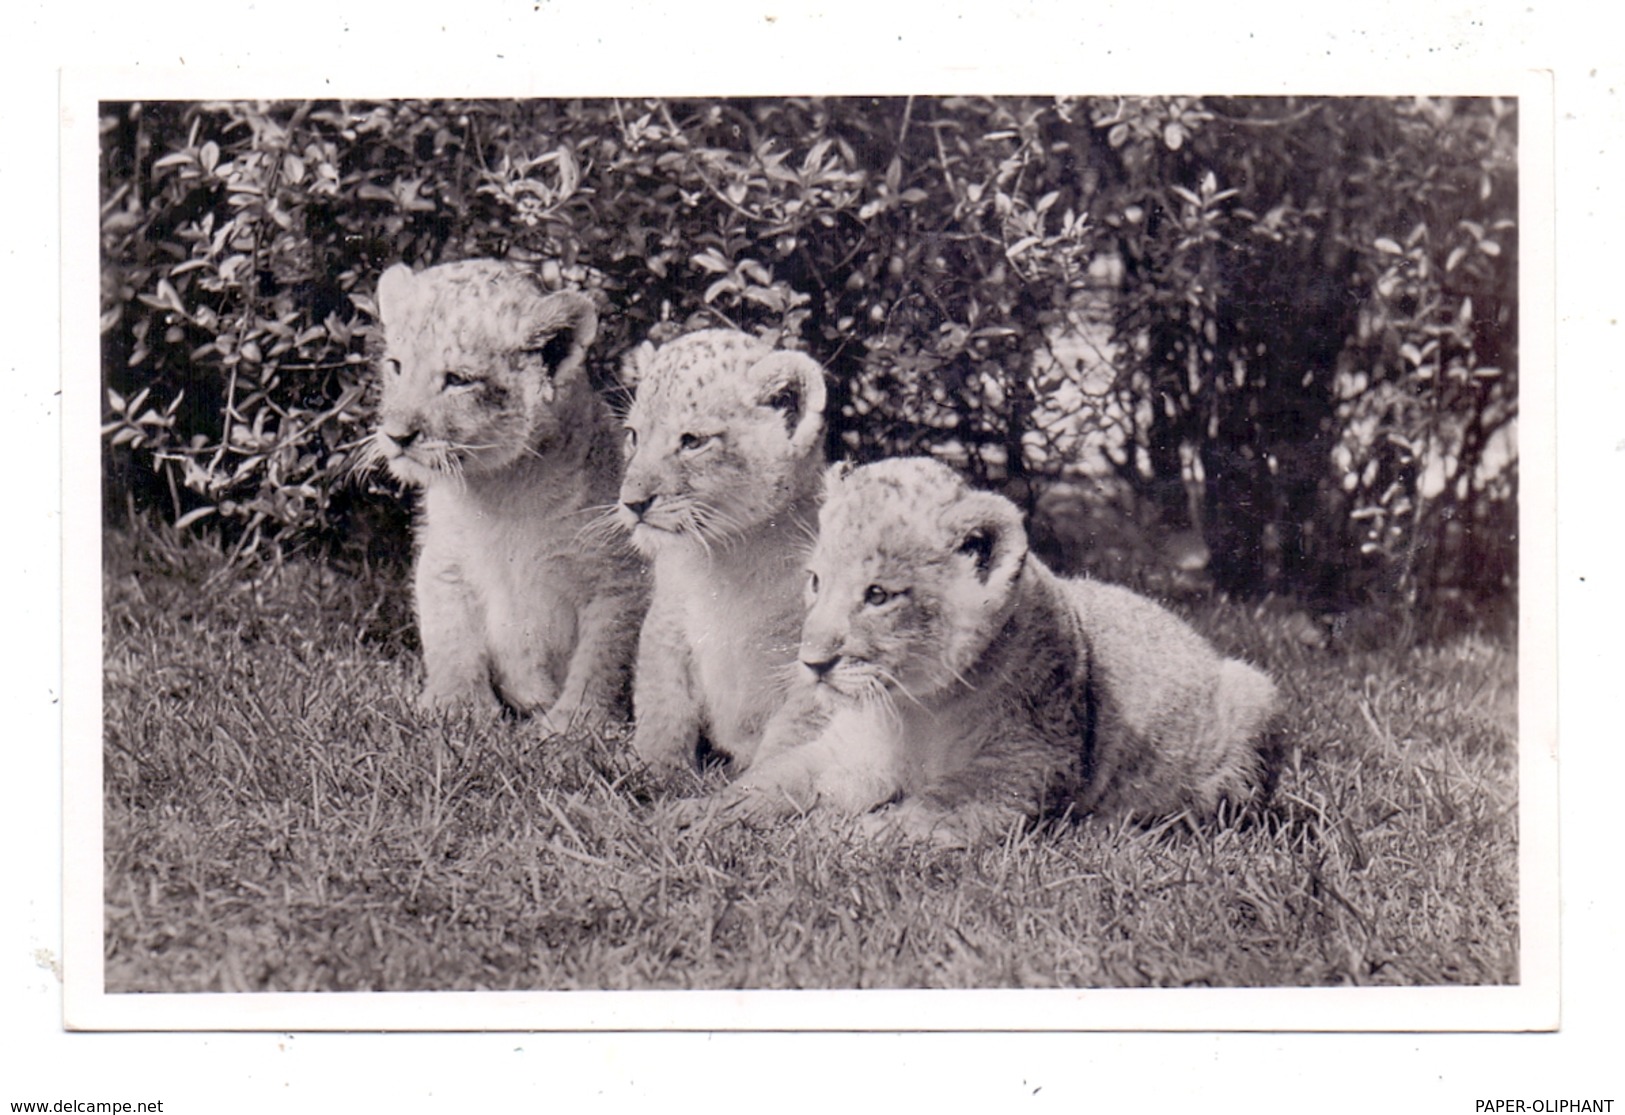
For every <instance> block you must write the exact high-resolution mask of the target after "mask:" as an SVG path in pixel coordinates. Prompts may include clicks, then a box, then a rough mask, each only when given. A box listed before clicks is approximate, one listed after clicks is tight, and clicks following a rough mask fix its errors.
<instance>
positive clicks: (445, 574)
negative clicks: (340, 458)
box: [371, 260, 645, 728]
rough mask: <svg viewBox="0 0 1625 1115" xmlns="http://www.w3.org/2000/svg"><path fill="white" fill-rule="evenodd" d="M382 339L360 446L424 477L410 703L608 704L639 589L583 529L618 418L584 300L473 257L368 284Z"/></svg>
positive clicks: (607, 492) (624, 672) (599, 707)
mask: <svg viewBox="0 0 1625 1115" xmlns="http://www.w3.org/2000/svg"><path fill="white" fill-rule="evenodd" d="M378 312H379V317H380V319H381V321H382V322H383V326H384V340H385V346H386V350H385V354H384V358H383V362H382V366H381V368H380V372H379V374H380V377H381V379H382V388H383V394H382V398H381V401H380V403H379V407H378V428H377V430H376V431H375V432H374V433H373V436H372V441H371V451H372V455H373V456H374V458H375V459H378V460H382V461H383V462H385V463H386V464H387V465H388V466H389V470H390V471H391V472H392V473H394V474H395V476H396V477H398V478H399V479H401V480H403V481H405V482H407V483H409V484H414V485H418V486H420V487H422V489H423V501H422V510H421V516H420V519H419V523H418V542H419V547H420V549H419V553H418V560H417V572H416V591H417V614H418V629H419V633H420V635H421V637H422V641H423V658H424V666H425V672H426V673H427V684H426V685H425V687H424V690H423V695H422V698H421V701H422V703H423V704H424V705H425V706H426V707H430V708H439V707H445V706H449V705H455V704H472V705H474V706H476V707H479V708H484V709H489V710H493V711H494V710H496V709H497V708H498V707H499V702H500V704H501V705H506V706H507V707H509V708H511V709H513V710H515V711H517V712H545V713H546V714H547V717H548V722H549V724H550V725H551V726H552V727H554V728H563V727H564V726H565V725H566V724H567V723H568V722H569V720H570V718H572V717H574V716H576V715H578V714H583V715H586V716H591V717H603V716H607V715H610V714H612V713H614V712H615V711H616V710H617V709H618V708H619V707H620V706H621V705H623V704H624V700H625V691H626V688H627V680H628V671H629V667H630V662H631V656H632V647H633V640H634V639H635V638H636V632H637V626H638V621H639V618H640V617H641V615H642V608H643V604H644V593H645V589H644V588H643V587H642V583H643V576H642V573H641V570H640V569H639V568H638V562H637V561H636V558H635V556H634V555H632V554H630V553H629V552H627V551H626V550H625V547H624V546H619V545H615V544H613V543H605V542H602V541H599V540H597V539H595V537H594V535H593V533H592V532H591V531H584V530H583V527H584V526H585V525H586V524H587V522H588V517H589V516H590V514H591V512H592V510H593V509H594V508H595V507H597V508H602V507H604V506H605V505H607V504H609V503H611V502H613V500H614V498H615V490H616V487H617V485H618V484H619V483H620V437H621V435H620V431H619V430H618V429H617V428H616V425H615V423H614V421H613V419H612V417H611V415H610V412H609V408H608V407H607V406H606V405H605V404H604V403H603V401H602V400H601V399H599V397H598V396H597V394H596V393H595V392H594V391H593V389H592V387H591V385H590V384H589V383H588V382H587V377H586V374H585V372H584V371H583V369H582V358H583V356H584V354H585V352H586V349H587V346H588V345H589V344H591V343H592V339H593V336H594V334H595V333H596V331H597V324H598V319H597V315H596V314H595V313H594V311H593V307H592V303H591V302H589V301H588V300H587V299H586V298H585V297H583V296H582V295H580V294H576V293H574V292H566V291H561V292H558V293H553V294H549V293H548V292H547V291H546V290H545V289H544V288H543V287H542V285H541V284H540V282H539V281H538V280H537V279H536V278H535V277H534V276H533V275H532V274H531V273H530V272H529V271H528V270H526V269H525V268H523V267H521V266H519V265H517V264H510V263H499V262H494V261H488V260H477V261H473V260H471V261H465V262H462V263H448V264H443V265H441V266H438V267H431V268H429V269H428V270H426V271H424V272H422V273H421V274H416V275H414V274H413V273H412V271H411V269H410V268H409V267H407V266H406V265H405V264H396V265H395V266H394V267H391V268H390V269H389V270H387V271H385V272H384V274H383V276H382V277H381V278H380V279H379V281H378Z"/></svg>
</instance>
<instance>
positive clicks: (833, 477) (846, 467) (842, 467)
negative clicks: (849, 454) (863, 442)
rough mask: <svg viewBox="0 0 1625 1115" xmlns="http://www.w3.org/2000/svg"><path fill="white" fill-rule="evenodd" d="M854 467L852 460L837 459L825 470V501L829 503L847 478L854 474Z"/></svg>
mask: <svg viewBox="0 0 1625 1115" xmlns="http://www.w3.org/2000/svg"><path fill="white" fill-rule="evenodd" d="M853 468H854V466H853V464H852V462H851V461H836V462H835V463H834V464H832V465H830V466H829V467H828V468H827V469H825V470H824V502H826V503H828V502H829V500H830V498H831V497H832V496H834V495H835V493H836V492H837V491H839V490H840V487H841V485H842V484H844V483H845V482H846V478H847V477H848V476H851V475H852V469H853Z"/></svg>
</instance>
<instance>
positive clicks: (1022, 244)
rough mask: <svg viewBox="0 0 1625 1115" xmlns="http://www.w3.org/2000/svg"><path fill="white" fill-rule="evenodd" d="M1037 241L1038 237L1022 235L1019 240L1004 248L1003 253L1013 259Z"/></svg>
mask: <svg viewBox="0 0 1625 1115" xmlns="http://www.w3.org/2000/svg"><path fill="white" fill-rule="evenodd" d="M1039 241H1040V237H1037V236H1023V237H1022V238H1021V239H1020V240H1017V241H1016V242H1015V243H1014V244H1011V245H1010V246H1009V247H1008V248H1006V249H1005V251H1004V254H1005V256H1006V257H1007V258H1009V259H1015V258H1016V257H1017V256H1019V255H1020V254H1021V253H1022V252H1025V251H1026V250H1027V249H1028V248H1031V247H1032V246H1033V245H1034V244H1037V243H1039Z"/></svg>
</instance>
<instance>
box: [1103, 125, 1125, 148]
mask: <svg viewBox="0 0 1625 1115" xmlns="http://www.w3.org/2000/svg"><path fill="white" fill-rule="evenodd" d="M1127 140H1128V124H1126V123H1124V124H1118V125H1115V126H1114V127H1113V128H1112V130H1111V131H1109V132H1107V133H1106V142H1107V143H1109V144H1111V145H1112V146H1113V147H1121V146H1123V144H1124V143H1125V142H1126V141H1127Z"/></svg>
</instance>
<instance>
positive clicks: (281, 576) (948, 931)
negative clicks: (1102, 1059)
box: [95, 85, 1551, 1028]
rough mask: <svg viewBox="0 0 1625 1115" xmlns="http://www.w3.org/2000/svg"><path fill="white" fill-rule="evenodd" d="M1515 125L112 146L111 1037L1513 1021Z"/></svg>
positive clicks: (424, 115) (931, 117) (106, 260)
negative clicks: (346, 1021) (1393, 1007)
mask: <svg viewBox="0 0 1625 1115" xmlns="http://www.w3.org/2000/svg"><path fill="white" fill-rule="evenodd" d="M1518 93H1519V90H1518V88H1517V87H1516V86H1515V85H1514V86H1513V87H1510V88H1509V89H1508V90H1507V91H1506V92H1505V93H1502V94H1496V93H1482V94H1480V93H1472V94H1461V95H1454V94H1452V95H1434V94H1430V95H1418V94H1407V95H1359V96H1351V95H1343V96H1332V95H1273V96H1239V95H1209V96H1196V95H1189V96H1176V95H1148V94H1137V95H1102V94H1090V95H1067V94H1049V95H1019V96H1018V95H992V94H989V95H954V96H945V95H896V96H884V97H868V96H854V95H839V96H836V95H831V96H806V97H785V96H779V97H588V98H574V99H565V98H558V97H551V98H514V99H491V98H473V99H469V98H462V99H459V98H434V97H424V98H396V99H383V100H346V99H293V98H287V99H260V100H246V99H238V100H175V99H157V100H153V99H147V100H138V99H130V100H112V99H100V100H98V102H97V105H96V111H97V122H96V129H95V131H96V142H97V165H98V168H99V176H98V180H97V186H98V212H99V217H100V225H99V237H100V240H99V243H100V256H99V266H100V284H99V315H100V317H99V338H100V339H99V345H100V361H101V392H102V394H101V398H100V400H99V402H100V409H101V424H100V428H99V434H100V443H99V444H100V454H101V458H100V459H101V493H100V495H101V500H100V505H101V521H100V529H101V543H102V546H101V563H102V565H101V577H102V581H101V625H102V630H103V654H102V663H101V679H100V680H101V696H102V737H101V747H102V753H101V756H100V761H101V771H102V779H103V785H102V787H101V808H102V814H101V825H102V828H101V838H102V842H103V844H102V874H101V879H100V882H101V885H102V902H101V910H100V914H101V919H102V920H101V932H102V941H101V953H102V964H103V971H102V981H103V987H102V989H101V990H102V991H103V992H104V994H105V995H106V996H108V997H110V998H117V997H121V996H122V997H129V998H128V999H127V1000H126V1003H127V1004H129V1005H128V1006H126V1005H125V1004H121V1009H128V1010H135V1011H139V1010H140V1002H141V996H143V995H149V996H150V995H152V994H154V993H159V994H176V995H193V996H202V997H206V996H209V995H211V994H217V993H273V994H274V993H292V994H296V995H298V994H306V993H320V992H372V993H377V992H435V991H438V992H449V991H461V992H483V991H532V992H534V991H544V992H546V991H566V990H568V991H584V990H596V991H648V990H674V989H675V990H689V991H740V990H790V991H795V990H801V991H805V990H817V991H865V990H877V989H890V990H925V989H933V990H934V989H1005V990H1017V989H1177V988H1184V989H1193V988H1201V989H1212V988H1247V989H1263V988H1305V989H1350V990H1353V989H1363V988H1484V987H1491V988H1496V987H1499V988H1517V987H1519V986H1521V985H1523V984H1524V983H1525V981H1526V973H1525V970H1524V959H1523V958H1524V955H1525V953H1524V951H1523V946H1524V945H1525V943H1526V941H1525V935H1524V924H1523V920H1524V919H1523V916H1522V914H1523V912H1522V909H1521V907H1520V839H1519V836H1520V829H1519V816H1520V813H1519V808H1520V754H1521V752H1520V715H1519V695H1520V682H1521V680H1522V679H1521V678H1520V662H1519V647H1520V637H1521V635H1522V634H1523V630H1522V627H1521V624H1520V615H1519V604H1520V597H1521V593H1520V582H1519V578H1520V563H1519V554H1520V538H1521V535H1520V504H1521V501H1520V498H1519V494H1520V492H1519V488H1520V485H1519V480H1520V456H1519V438H1518V433H1519V419H1520V410H1521V409H1522V405H1523V403H1524V392H1521V391H1520V316H1519V311H1520V287H1519V283H1520V274H1521V269H1520V232H1521V231H1522V228H1523V223H1524V218H1523V216H1522V214H1521V212H1520V187H1521V182H1520V160H1519V151H1520V131H1521V130H1522V128H1523V127H1524V124H1525V120H1524V113H1523V111H1522V105H1521V103H1520V98H1519V96H1518ZM1543 390H1544V388H1537V394H1539V393H1540V392H1541V391H1543ZM1536 405H1537V408H1538V407H1539V405H1540V404H1539V403H1537V404H1536ZM1535 959H1536V963H1537V964H1547V963H1549V962H1550V959H1551V958H1550V957H1549V956H1541V955H1538V954H1537V955H1536V957H1535ZM1152 1001H1154V1000H1152ZM1329 1001H1330V1002H1331V1003H1333V1004H1335V1002H1336V1000H1335V998H1334V999H1332V1000H1329ZM1018 1002H1019V1000H1018ZM317 1009H319V1008H317ZM1012 1009H1013V1010H1014V1011H1015V1013H1014V1014H1013V1015H1012V1016H1011V1017H1012V1019H1020V1017H1021V1015H1020V1013H1019V1007H1016V1008H1012ZM542 1017H543V1018H544V1019H545V1018H546V1017H547V1016H546V1015H545V1014H544V1015H543V1016H542ZM1201 1017H1202V1019H1203V1022H1204V1024H1205V1025H1209V1026H1214V1025H1216V1026H1218V1027H1220V1028H1222V1027H1224V1026H1226V1025H1227V1024H1239V1021H1238V1020H1239V1019H1243V1018H1248V1017H1253V1016H1250V1015H1247V1014H1241V1015H1238V1016H1236V1018H1235V1019H1227V1018H1226V1016H1225V1015H1224V1014H1223V1013H1222V1012H1221V1013H1219V1014H1217V1015H1213V1014H1205V1015H1203V1016H1201ZM1348 1017H1349V1018H1353V1017H1355V1016H1354V1015H1350V1016H1348ZM1046 1018H1048V1019H1049V1020H1050V1021H1051V1022H1052V1023H1053V1022H1055V1021H1056V1019H1055V1016H1054V1015H1046ZM1404 1020H1405V1022H1406V1024H1411V1025H1414V1024H1416V1023H1417V1021H1418V1017H1417V1016H1416V1015H1415V1014H1414V1013H1412V1012H1410V1011H1409V1010H1407V1012H1406V1014H1405V1015H1404ZM1060 1021H1061V1023H1062V1024H1068V1023H1069V1024H1072V1025H1083V1026H1087V1025H1089V1019H1088V1017H1087V1016H1086V1015H1079V1016H1077V1017H1073V1018H1071V1019H1067V1018H1066V1016H1065V1014H1064V1012H1063V1014H1062V1016H1061V1019H1060ZM1421 1021H1424V1022H1425V1021H1426V1020H1425V1018H1423V1019H1421ZM1526 1021H1529V1020H1528V1019H1526ZM1328 1022H1330V1023H1331V1024H1334V1025H1337V1024H1346V1020H1345V1019H1344V1018H1342V1016H1340V1015H1339V1014H1338V1012H1337V1009H1336V1007H1335V1006H1333V1007H1332V1014H1331V1016H1330V1018H1329V1019H1322V1020H1321V1022H1320V1024H1327V1023H1328ZM1153 1024H1156V1023H1155V1022H1154V1023H1153Z"/></svg>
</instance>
